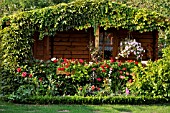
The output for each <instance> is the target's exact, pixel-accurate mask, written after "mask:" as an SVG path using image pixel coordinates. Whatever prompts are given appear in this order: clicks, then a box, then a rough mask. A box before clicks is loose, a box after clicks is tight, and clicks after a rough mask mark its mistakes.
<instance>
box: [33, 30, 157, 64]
mask: <svg viewBox="0 0 170 113" xmlns="http://www.w3.org/2000/svg"><path fill="white" fill-rule="evenodd" d="M108 34H111V35H112V37H113V39H111V38H108ZM128 35H129V30H124V29H120V30H117V29H115V28H110V29H108V30H104V29H103V28H102V27H99V28H98V29H97V31H96V36H94V32H93V28H89V29H87V30H80V31H78V30H69V31H63V32H57V33H56V35H55V36H54V37H44V39H43V40H39V39H38V33H37V34H36V35H35V36H34V39H35V43H34V48H33V54H34V57H35V58H36V59H42V60H49V59H50V58H53V57H56V58H67V59H84V60H86V61H90V59H91V56H90V52H89V48H88V46H89V42H91V41H93V42H94V45H95V47H99V49H100V50H101V51H103V59H110V57H113V58H115V57H116V56H117V55H118V51H119V49H118V48H119V46H120V41H121V40H123V39H124V38H126V37H127V36H128ZM130 35H131V38H133V39H136V41H137V42H140V43H141V44H142V47H143V48H144V49H145V53H144V56H143V57H142V60H148V59H152V60H156V59H157V58H158V51H157V50H158V32H157V31H152V32H143V33H140V32H137V31H134V32H130ZM148 54H151V56H149V55H148ZM127 59H133V60H135V59H136V58H135V57H134V56H133V55H131V56H129V57H128V58H127Z"/></svg>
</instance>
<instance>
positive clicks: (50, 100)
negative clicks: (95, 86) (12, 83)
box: [4, 96, 170, 105]
mask: <svg viewBox="0 0 170 113" xmlns="http://www.w3.org/2000/svg"><path fill="white" fill-rule="evenodd" d="M4 100H8V99H6V98H5V99H4ZM12 102H15V103H27V104H93V105H101V104H132V105H140V104H161V103H164V104H165V103H168V102H170V100H169V98H164V97H147V96H145V97H143V96H111V97H110V96H107V97H82V96H64V97H59V96H56V97H52V96H33V97H30V98H27V99H25V100H15V101H12Z"/></svg>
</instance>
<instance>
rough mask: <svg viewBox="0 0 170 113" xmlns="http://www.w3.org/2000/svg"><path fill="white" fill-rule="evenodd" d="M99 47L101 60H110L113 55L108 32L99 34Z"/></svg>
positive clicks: (110, 37)
mask: <svg viewBox="0 0 170 113" xmlns="http://www.w3.org/2000/svg"><path fill="white" fill-rule="evenodd" d="M99 47H100V50H101V51H103V58H104V59H110V57H112V53H113V45H112V35H111V33H108V32H101V33H100V37H99Z"/></svg>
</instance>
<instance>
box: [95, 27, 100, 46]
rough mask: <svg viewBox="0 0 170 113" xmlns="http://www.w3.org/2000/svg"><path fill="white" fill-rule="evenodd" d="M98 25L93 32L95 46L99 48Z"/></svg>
mask: <svg viewBox="0 0 170 113" xmlns="http://www.w3.org/2000/svg"><path fill="white" fill-rule="evenodd" d="M99 30H100V26H98V27H97V29H96V33H95V47H96V48H98V49H99V35H100V32H99Z"/></svg>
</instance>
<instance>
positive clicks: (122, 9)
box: [33, 0, 169, 61]
mask: <svg viewBox="0 0 170 113" xmlns="http://www.w3.org/2000/svg"><path fill="white" fill-rule="evenodd" d="M77 4H78V5H77ZM90 8H91V9H90ZM63 9H64V10H63ZM75 9H77V10H75ZM87 9H89V10H87ZM56 11H59V13H56V12H55V13H54V12H51V15H54V18H50V17H49V20H50V19H51V20H52V22H55V21H56V22H57V25H56V26H57V27H56V26H54V25H55V23H52V24H51V22H49V24H51V25H50V26H49V25H48V24H46V25H47V26H45V28H43V29H44V31H45V32H46V31H48V30H47V28H49V27H50V28H49V29H52V30H51V31H54V30H55V31H56V32H55V35H54V34H53V36H45V35H44V38H43V39H42V40H39V33H38V32H36V33H35V34H34V41H35V42H34V46H33V56H34V57H35V58H36V59H42V60H49V59H51V58H53V57H56V58H68V59H73V58H74V59H84V60H86V61H90V60H91V55H90V51H89V48H88V46H89V42H92V41H93V43H94V46H95V47H96V48H99V49H100V51H102V52H103V55H102V57H103V59H110V57H113V58H115V57H116V56H117V55H118V52H119V49H118V48H119V47H120V42H121V41H122V40H124V39H125V38H126V37H128V36H129V33H130V36H131V38H132V39H136V41H137V42H139V43H141V45H142V47H143V48H144V49H145V53H144V56H143V57H142V60H148V59H151V60H156V59H157V58H158V29H161V28H162V27H163V26H164V27H166V26H168V25H169V24H166V23H168V22H165V20H166V18H164V17H161V16H160V15H159V14H158V13H156V12H149V11H147V10H146V9H141V10H140V9H137V8H132V7H127V6H126V5H122V4H117V3H115V2H113V1H109V0H108V1H107V0H106V1H104V0H103V1H98V2H96V1H93V2H92V1H91V2H84V1H82V3H81V4H80V3H74V2H72V3H69V4H64V5H59V6H57V8H56ZM47 12H50V10H49V9H47ZM34 14H35V13H34ZM43 14H46V13H43ZM48 15H49V14H48ZM58 15H60V16H61V17H60V16H58ZM62 15H64V16H63V17H62ZM68 15H69V18H68ZM162 21H164V22H162ZM163 23H164V24H165V25H162V24H163ZM60 27H62V30H61V29H60ZM76 29H77V30H76ZM108 35H111V37H112V38H108ZM120 59H121V60H124V59H123V58H120ZM127 59H132V60H134V59H135V57H134V56H133V55H131V56H129V57H128V58H127Z"/></svg>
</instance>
